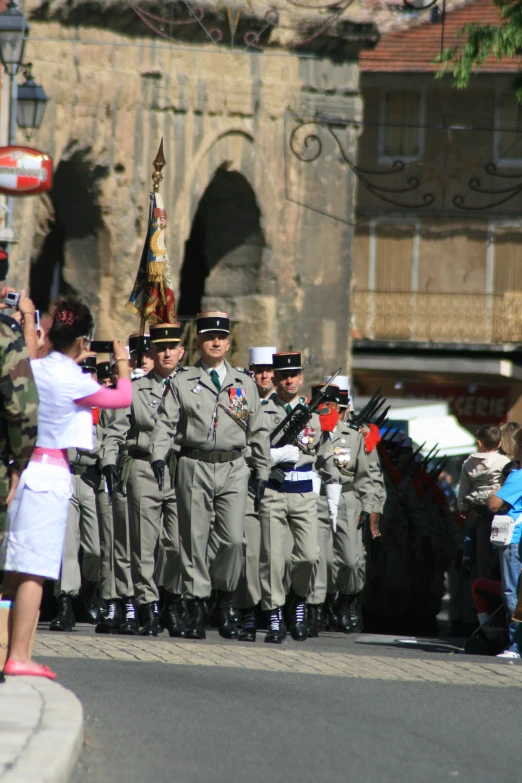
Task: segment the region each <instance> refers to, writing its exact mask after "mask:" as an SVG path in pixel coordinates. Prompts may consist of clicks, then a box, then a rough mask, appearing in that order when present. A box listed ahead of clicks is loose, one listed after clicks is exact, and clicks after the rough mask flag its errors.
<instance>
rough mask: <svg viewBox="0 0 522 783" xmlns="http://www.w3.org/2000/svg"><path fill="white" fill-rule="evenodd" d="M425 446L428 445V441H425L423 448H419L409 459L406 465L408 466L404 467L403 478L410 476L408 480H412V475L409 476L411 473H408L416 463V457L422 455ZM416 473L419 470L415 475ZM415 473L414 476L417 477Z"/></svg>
mask: <svg viewBox="0 0 522 783" xmlns="http://www.w3.org/2000/svg"><path fill="white" fill-rule="evenodd" d="M425 445H426V441H424V443H423V444H422V446H419V448H418V449H417V451H414V452H413V454H412V455H411V457H410V458H409V460H408V462H407V463H406V465H405V466H404V468H403V469H402V475H403V476H408V478H411V476H410V475H409V473H408V468H409V467H410V465H412V464H413V463H414V462H415V457H417V456H418V455H419V454H420V453H421V451H422V449H423V448H424V446H425ZM416 472H417V470H415V473H416ZM415 473H414V474H413V475H415Z"/></svg>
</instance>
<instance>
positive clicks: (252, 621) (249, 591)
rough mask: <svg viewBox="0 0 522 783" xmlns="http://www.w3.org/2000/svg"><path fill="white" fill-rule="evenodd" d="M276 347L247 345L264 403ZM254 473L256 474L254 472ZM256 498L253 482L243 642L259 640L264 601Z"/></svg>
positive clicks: (241, 598) (242, 584)
mask: <svg viewBox="0 0 522 783" xmlns="http://www.w3.org/2000/svg"><path fill="white" fill-rule="evenodd" d="M276 351H277V348H276V347H275V346H269V347H267V346H264V347H257V348H249V349H248V367H249V369H250V372H251V373H252V375H253V377H254V381H255V384H256V386H257V391H258V394H259V397H260V399H261V405H262V406H264V405H266V404H267V403H268V400H269V399H270V397H271V396H272V395H275V390H274V368H273V359H272V356H273V355H274V353H276ZM247 465H248V466H249V467H252V468H253V465H252V464H251V459H250V457H249V455H247ZM252 475H253V476H254V474H252ZM254 500H255V496H254V485H253V483H250V484H249V489H248V498H247V505H246V512H245V543H244V553H243V568H242V570H241V576H240V579H239V584H238V589H237V605H238V609H240V610H242V615H243V621H242V625H241V630H240V631H239V641H242V642H255V640H256V631H257V627H256V618H255V611H254V609H255V607H256V606H257V604H258V603H259V602H260V601H261V584H260V582H259V553H260V549H261V528H260V526H259V515H258V514H257V512H256V510H255V509H254Z"/></svg>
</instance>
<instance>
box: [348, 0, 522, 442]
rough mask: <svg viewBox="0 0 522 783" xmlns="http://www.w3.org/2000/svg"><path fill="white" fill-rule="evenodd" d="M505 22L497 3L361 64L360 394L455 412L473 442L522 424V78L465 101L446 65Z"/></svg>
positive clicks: (404, 35) (506, 73) (424, 21)
mask: <svg viewBox="0 0 522 783" xmlns="http://www.w3.org/2000/svg"><path fill="white" fill-rule="evenodd" d="M453 8H455V10H451V9H453ZM498 20H499V17H498V11H497V9H496V8H495V6H494V5H493V3H492V2H490V0H476V2H468V3H464V4H461V5H460V6H457V7H455V6H450V7H449V9H448V11H447V14H446V19H445V20H441V18H440V15H437V14H433V13H431V14H430V13H429V12H425V13H424V15H423V16H422V15H421V14H418V15H416V18H415V19H409V20H407V22H404V25H403V28H402V29H401V31H400V32H390V33H389V34H387V35H384V36H383V37H382V39H381V41H380V42H379V44H378V45H377V46H376V47H375V49H373V50H368V51H365V52H363V53H362V54H361V71H362V76H361V88H362V94H363V97H364V106H365V109H364V123H363V126H364V127H363V132H362V135H361V140H360V147H359V159H358V170H359V176H358V195H357V226H356V230H355V238H354V282H355V299H354V302H355V303H354V313H353V330H354V332H353V333H354V338H355V339H354V365H353V373H354V380H355V383H356V385H357V387H358V388H359V389H360V390H361V391H362V392H364V393H371V392H372V391H374V389H375V388H377V387H378V386H379V385H381V384H382V383H383V384H384V389H385V392H386V393H387V394H390V395H391V396H393V395H396V396H401V397H404V396H418V397H433V398H440V399H448V400H449V401H450V405H451V406H452V410H453V412H454V413H455V414H456V415H457V416H458V417H459V419H460V421H461V422H462V423H465V424H466V425H467V426H470V427H472V428H473V427H476V426H479V425H480V424H481V423H486V422H488V421H492V420H497V421H501V420H505V419H506V418H511V419H517V420H519V421H522V404H521V401H520V400H521V395H522V351H521V350H519V346H520V344H521V343H522V317H521V316H522V218H521V214H522V212H521V210H522V107H521V106H520V105H519V104H517V101H516V97H515V94H514V92H513V90H512V89H511V81H512V77H513V74H514V72H515V71H517V70H518V67H519V64H518V62H515V61H512V60H509V61H502V62H500V63H499V62H496V61H494V60H488V61H487V62H486V64H485V66H484V67H483V68H481V69H480V70H479V71H478V73H477V74H476V75H475V76H474V77H473V78H472V80H471V83H470V86H469V87H468V88H467V89H466V90H456V89H455V88H453V87H452V83H451V82H452V80H451V77H450V76H444V77H443V78H440V79H435V78H434V76H435V73H436V71H437V68H438V66H437V64H436V63H435V60H436V57H437V54H438V53H439V52H440V46H441V39H443V45H444V46H446V45H447V46H453V45H455V44H456V43H457V42H458V38H457V33H458V31H459V30H461V29H462V27H463V26H464V25H465V24H469V23H471V22H491V23H492V24H494V23H498ZM443 22H444V27H443Z"/></svg>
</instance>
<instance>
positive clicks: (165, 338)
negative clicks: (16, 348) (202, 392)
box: [101, 324, 185, 637]
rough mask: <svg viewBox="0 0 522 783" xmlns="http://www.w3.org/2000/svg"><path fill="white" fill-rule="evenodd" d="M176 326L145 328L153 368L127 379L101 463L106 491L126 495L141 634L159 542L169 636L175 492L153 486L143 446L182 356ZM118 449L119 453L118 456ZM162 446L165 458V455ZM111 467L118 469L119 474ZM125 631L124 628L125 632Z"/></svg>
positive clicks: (153, 621) (152, 604) (147, 627)
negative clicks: (128, 396)
mask: <svg viewBox="0 0 522 783" xmlns="http://www.w3.org/2000/svg"><path fill="white" fill-rule="evenodd" d="M180 334H181V328H180V326H179V324H159V325H155V326H151V328H150V342H151V353H152V357H153V360H154V368H153V370H151V372H149V373H148V374H147V375H145V376H144V377H143V378H139V379H137V380H134V381H133V384H132V386H133V390H132V391H133V400H132V406H131V408H129V409H127V410H125V411H121V412H118V414H117V415H116V416H115V417H114V418H113V420H112V422H111V423H110V424H109V426H108V427H107V431H106V435H105V438H104V441H103V447H102V455H101V457H102V459H101V465H102V470H103V473H104V475H105V476H106V478H107V480H108V483H109V485H110V488H111V490H112V487H114V486H116V484H117V482H118V480H121V482H122V486H123V488H126V491H127V501H128V513H129V533H130V552H131V572H132V580H133V583H134V596H135V600H136V603H137V604H138V611H139V615H140V619H141V624H142V626H143V629H142V631H141V633H142V635H144V636H157V634H158V631H159V606H158V600H159V593H158V586H157V584H156V582H155V580H154V571H155V565H156V562H155V552H156V547H157V545H158V542H159V540H160V539H161V540H162V543H163V545H164V547H165V550H166V565H165V573H164V586H165V591H166V594H165V608H164V613H163V622H164V623H165V625H166V627H167V629H168V631H169V634H170V635H171V636H178V637H179V636H184V635H185V626H184V623H183V619H182V616H181V606H180V588H181V582H180V562H179V550H178V519H177V508H176V493H175V491H174V487H173V485H171V480H170V475H169V474H167V478H166V480H165V481H164V482H162V486H161V488H160V492H159V494H158V485H157V482H156V479H155V474H154V472H153V469H152V466H151V464H150V452H149V446H150V442H151V435H152V431H153V429H154V426H155V424H156V418H157V415H158V410H159V407H160V404H161V401H162V399H163V396H164V394H165V390H166V388H167V382H168V379H169V378H170V377H171V376H172V375H173V374H174V373H175V372H176V368H177V367H178V364H179V361H180V360H181V358H182V356H183V352H184V351H183V348H182V347H181V346H180ZM120 450H122V452H123V453H122V454H121V455H120ZM170 453H171V444H170V442H169V443H167V446H166V449H165V455H164V456H165V458H167V457H170ZM117 465H119V466H121V468H120V470H121V476H119V475H118V471H117ZM133 608H134V607H133V602H132V601H131V600H129V599H128V600H127V601H126V615H125V618H124V623H125V629H126V630H127V627H128V621H129V620H132V619H133V617H132V613H133ZM127 632H130V630H127Z"/></svg>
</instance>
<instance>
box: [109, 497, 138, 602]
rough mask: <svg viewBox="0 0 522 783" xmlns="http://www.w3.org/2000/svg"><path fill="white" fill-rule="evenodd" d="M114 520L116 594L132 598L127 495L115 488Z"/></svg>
mask: <svg viewBox="0 0 522 783" xmlns="http://www.w3.org/2000/svg"><path fill="white" fill-rule="evenodd" d="M112 521H113V525H114V581H115V584H116V595H118V596H121V597H122V598H130V597H132V596H133V595H134V585H133V583H132V575H131V549H130V531H129V512H128V509H127V496H126V495H124V494H123V493H122V492H119V491H118V490H115V491H114V492H113V493H112Z"/></svg>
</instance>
